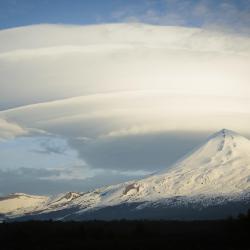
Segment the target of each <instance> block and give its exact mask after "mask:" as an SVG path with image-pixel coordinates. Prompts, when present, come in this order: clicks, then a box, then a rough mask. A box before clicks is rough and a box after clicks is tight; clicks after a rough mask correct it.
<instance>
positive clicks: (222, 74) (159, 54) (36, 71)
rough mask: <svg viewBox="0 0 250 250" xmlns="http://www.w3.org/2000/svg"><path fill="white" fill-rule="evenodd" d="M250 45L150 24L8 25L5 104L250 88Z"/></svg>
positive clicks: (0, 57)
mask: <svg viewBox="0 0 250 250" xmlns="http://www.w3.org/2000/svg"><path fill="white" fill-rule="evenodd" d="M44 37H46V39H44ZM249 44H250V38H248V37H244V36H240V35H233V34H225V33H223V32H213V31H207V30H205V29H197V28H184V27H161V26H152V25H144V24H110V25H91V26H70V25H35V26H28V27H21V28H15V29H9V30H2V31H0V75H1V91H0V100H1V101H0V109H2V110H4V109H7V108H10V107H16V106H21V105H27V104H33V103H39V102H47V101H53V100H57V99H63V98H69V97H75V96H81V95H89V94H96V93H107V92H121V91H135V90H140V91H141V90H150V89H160V90H162V89H164V90H176V91H193V92H196V93H199V92H201V91H202V92H206V93H214V92H215V91H216V92H217V94H218V93H220V94H229V95H235V94H242V93H243V94H245V93H248V94H249V88H248V82H249V74H248V66H249V60H250V59H249V54H250V45H249ZM180 72H181V74H180ZM204 75H205V76H206V77H204ZM152 82H153V83H154V84H153V85H152ZM13 90H15V91H13ZM239 91H240V92H241V93H239ZM16 93H18V95H16Z"/></svg>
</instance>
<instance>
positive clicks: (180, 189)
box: [0, 129, 250, 220]
mask: <svg viewBox="0 0 250 250" xmlns="http://www.w3.org/2000/svg"><path fill="white" fill-rule="evenodd" d="M26 200H27V201H28V202H26ZM249 207H250V141H249V140H248V139H246V138H244V137H242V136H241V135H239V134H237V133H235V132H233V131H230V130H226V129H223V130H221V131H219V132H217V133H215V134H214V135H212V136H211V137H210V138H208V140H207V141H206V142H205V143H203V144H202V145H201V146H199V147H197V148H196V149H194V150H193V151H192V152H191V153H189V154H187V155H186V156H184V157H183V158H182V159H180V160H179V161H177V162H176V163H175V164H173V165H172V166H170V167H169V168H167V169H166V170H164V171H161V172H158V173H155V174H153V175H150V176H148V177H146V178H144V179H141V180H137V181H129V182H126V183H122V184H118V185H113V186H108V187H103V188H99V189H96V190H94V191H91V192H86V193H73V192H69V193H66V194H62V195H59V196H56V197H41V196H28V195H24V194H18V195H17V194H14V195H10V196H8V197H5V198H1V200H0V213H2V214H3V215H4V216H5V218H6V217H7V218H13V217H14V218H16V219H17V217H21V218H23V219H30V218H36V219H48V218H52V219H64V220H67V219H76V220H81V219H96V218H98V219H118V218H168V219H171V218H185V219H189V218H192V219H193V218H217V217H218V218H221V217H225V216H229V215H233V214H237V213H238V212H241V211H244V210H246V209H248V208H249Z"/></svg>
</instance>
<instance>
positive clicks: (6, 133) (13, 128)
mask: <svg viewBox="0 0 250 250" xmlns="http://www.w3.org/2000/svg"><path fill="white" fill-rule="evenodd" d="M27 134H28V131H27V130H25V129H24V128H22V127H20V126H19V125H17V124H15V123H11V122H8V121H6V120H4V119H2V118H0V140H1V139H2V140H3V139H11V138H14V137H16V136H21V135H27Z"/></svg>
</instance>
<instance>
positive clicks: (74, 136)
mask: <svg viewBox="0 0 250 250" xmlns="http://www.w3.org/2000/svg"><path fill="white" fill-rule="evenodd" d="M249 110H250V101H249V99H248V98H242V97H230V96H210V95H201V94H200V95H191V94H187V93H185V94H180V93H179V94H178V95H177V94H174V93H169V92H164V91H138V92H120V93H117V92H115V93H112V94H96V95H90V96H83V97H75V98H70V99H64V100H60V101H56V102H55V101H54V102H48V103H43V104H34V105H29V106H26V107H22V108H21V107H20V108H16V109H12V110H7V111H2V112H1V113H0V116H1V114H2V115H4V116H5V117H8V119H9V120H11V121H14V122H16V123H18V124H21V125H22V126H23V127H32V128H36V129H39V130H43V131H46V132H47V133H49V134H52V135H56V137H55V138H57V137H58V138H60V137H62V138H64V139H65V140H67V142H68V145H66V144H65V142H61V141H59V142H57V141H56V140H55V139H53V140H43V141H42V143H40V146H41V149H39V150H38V151H37V150H36V152H43V153H62V154H65V153H66V151H65V149H67V148H68V147H71V148H72V149H74V150H76V152H77V153H78V156H79V157H80V158H81V159H82V160H83V161H84V162H85V163H86V165H87V166H88V167H90V168H92V169H100V168H101V169H111V170H118V169H119V170H120V171H128V170H130V171H131V170H134V171H136V170H146V171H156V170H158V169H160V168H162V167H167V166H169V165H170V164H171V163H173V161H175V160H177V159H178V158H179V157H180V156H182V155H183V154H185V153H187V152H188V151H189V150H191V149H192V147H194V146H196V145H197V144H198V143H200V142H201V141H202V139H205V137H206V136H208V135H209V134H210V133H213V132H215V131H217V130H220V129H221V128H224V127H226V128H229V129H233V130H235V131H238V132H240V133H243V134H247V133H249V124H250V113H249Z"/></svg>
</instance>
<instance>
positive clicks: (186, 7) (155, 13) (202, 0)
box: [112, 0, 250, 35]
mask: <svg viewBox="0 0 250 250" xmlns="http://www.w3.org/2000/svg"><path fill="white" fill-rule="evenodd" d="M145 2H146V4H144V6H143V7H141V8H139V6H137V5H136V4H131V5H129V6H126V7H124V6H123V7H121V8H120V9H117V10H115V11H113V13H112V17H113V19H114V20H116V21H125V22H143V23H149V24H157V25H174V26H179V25H181V26H196V27H206V28H211V29H217V30H224V31H227V32H236V33H244V34H248V35H249V33H250V29H249V27H250V3H249V1H247V0H240V1H234V0H229V1H210V0H198V1H189V0H157V1H145Z"/></svg>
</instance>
